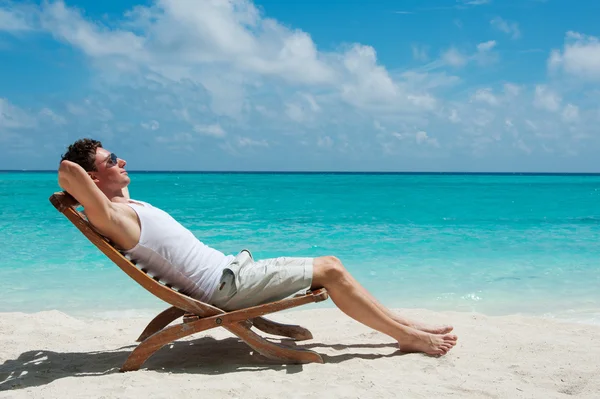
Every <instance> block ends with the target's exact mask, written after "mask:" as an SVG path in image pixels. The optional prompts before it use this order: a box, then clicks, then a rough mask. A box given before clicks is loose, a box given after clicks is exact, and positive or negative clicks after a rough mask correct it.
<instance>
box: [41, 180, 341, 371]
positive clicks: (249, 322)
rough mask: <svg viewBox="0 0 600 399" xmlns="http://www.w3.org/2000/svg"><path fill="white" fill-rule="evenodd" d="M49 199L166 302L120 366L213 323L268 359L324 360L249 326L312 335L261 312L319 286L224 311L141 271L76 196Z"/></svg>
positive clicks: (136, 363) (288, 304) (317, 297)
mask: <svg viewBox="0 0 600 399" xmlns="http://www.w3.org/2000/svg"><path fill="white" fill-rule="evenodd" d="M50 202H51V203H52V205H54V207H55V208H56V209H57V210H58V211H59V212H61V213H62V214H63V215H65V216H66V217H67V218H68V219H69V220H70V221H71V222H72V223H73V224H74V225H75V226H76V227H77V228H78V229H79V230H80V231H81V232H82V233H83V234H84V235H85V236H86V237H87V238H88V239H89V240H90V241H91V242H92V243H93V244H94V245H95V246H96V247H98V249H100V251H102V253H104V255H106V256H107V257H108V258H109V259H110V260H111V261H113V262H114V263H115V264H116V265H117V266H119V268H121V270H123V271H124V272H125V273H126V274H127V275H128V276H129V277H131V278H132V279H133V280H135V281H136V282H137V283H138V284H140V285H141V286H142V287H144V288H145V289H146V290H148V291H149V292H150V293H151V294H153V295H155V296H156V297H158V298H160V299H162V300H163V301H165V302H167V303H168V304H170V305H171V307H169V308H168V309H166V310H164V311H163V312H161V313H160V314H158V315H157V316H156V317H155V318H154V319H153V320H152V321H151V322H150V323H149V324H148V326H147V327H146V328H145V329H144V331H143V332H142V334H141V335H140V336H139V338H138V339H137V342H140V344H139V345H138V346H137V347H136V348H135V349H134V350H133V352H132V353H131V354H130V355H129V357H128V358H127V360H126V361H125V363H124V364H123V366H122V367H121V369H120V371H133V370H138V369H139V368H140V367H141V366H142V365H143V364H144V362H145V361H146V360H147V359H148V358H149V357H150V356H152V355H153V354H154V353H155V352H157V351H158V350H159V349H160V348H162V347H163V346H165V345H166V344H168V343H170V342H173V341H175V340H177V339H180V338H183V337H186V336H189V335H192V334H195V333H198V332H201V331H206V330H209V329H211V328H215V327H223V328H225V329H226V330H228V331H230V332H231V333H233V334H235V335H236V336H238V337H239V338H240V339H241V340H242V341H244V342H245V343H246V344H248V346H250V347H251V348H252V349H254V350H255V351H257V352H258V353H260V354H261V355H263V356H265V357H267V358H269V359H273V360H278V361H282V362H286V363H312V362H316V363H323V359H322V358H321V356H320V355H319V354H318V353H316V352H314V351H311V350H306V349H292V348H289V347H285V346H282V345H278V344H275V343H273V342H270V341H268V340H266V339H265V338H263V337H262V336H260V335H258V334H257V333H255V332H254V331H252V330H251V327H255V328H257V329H259V330H261V331H263V332H266V333H268V334H273V335H278V336H283V337H289V338H293V339H295V340H297V341H301V340H307V339H311V338H312V334H311V333H310V331H308V330H307V329H305V328H303V327H300V326H296V325H285V324H279V323H276V322H273V321H271V320H268V319H265V318H264V317H261V316H264V315H266V314H269V313H274V312H278V311H281V310H284V309H289V308H293V307H296V306H301V305H305V304H308V303H314V302H321V301H324V300H326V299H327V298H328V297H329V295H328V294H327V291H326V290H325V289H324V288H322V289H319V290H316V291H308V292H306V294H304V295H299V296H296V297H293V298H288V299H284V300H281V301H276V302H271V303H266V304H263V305H259V306H254V307H250V308H245V309H240V310H235V311H231V312H226V311H223V310H221V309H219V308H217V307H215V306H212V305H209V304H207V303H203V302H200V301H198V300H196V299H194V298H192V297H189V296H187V295H184V294H182V293H180V292H178V291H176V290H175V289H173V288H171V287H170V286H168V285H165V284H162V283H161V282H160V278H158V277H156V276H155V277H152V276H150V275H148V274H147V273H146V271H144V270H142V269H140V268H138V267H137V266H135V265H134V264H133V263H132V262H131V261H130V260H129V259H127V258H126V257H125V256H123V255H122V254H121V253H120V252H119V251H118V250H117V249H115V248H114V247H113V246H112V245H111V244H110V242H109V241H108V240H107V239H106V238H105V237H103V236H102V235H100V234H99V233H98V232H97V231H96V230H95V229H94V228H93V227H92V226H91V225H90V224H89V223H88V221H87V220H86V219H85V217H84V216H83V214H82V213H81V212H79V211H78V210H77V206H78V205H79V204H78V203H77V201H76V200H75V198H73V197H72V196H71V195H69V194H68V193H66V192H57V193H54V194H53V195H52V196H50ZM180 317H182V319H183V320H182V322H181V323H179V324H174V325H169V324H171V323H172V322H173V321H175V320H177V319H178V318H180Z"/></svg>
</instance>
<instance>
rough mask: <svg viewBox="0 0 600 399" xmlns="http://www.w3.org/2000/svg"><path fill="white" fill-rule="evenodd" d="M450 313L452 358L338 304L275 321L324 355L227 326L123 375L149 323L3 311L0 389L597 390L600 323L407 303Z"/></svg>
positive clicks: (188, 393) (116, 393)
mask: <svg viewBox="0 0 600 399" xmlns="http://www.w3.org/2000/svg"><path fill="white" fill-rule="evenodd" d="M402 312H403V314H405V315H408V316H412V317H415V318H419V319H423V320H424V321H429V322H437V323H452V324H453V325H454V326H455V332H456V334H457V335H458V336H459V343H458V345H457V346H456V347H455V348H454V349H453V350H452V351H451V352H450V353H449V354H447V355H446V356H443V357H439V358H436V357H429V356H425V355H422V354H402V353H400V352H399V351H398V350H397V346H396V344H395V343H394V341H393V340H391V339H390V338H388V337H387V336H385V335H383V334H380V333H377V332H373V331H371V330H369V329H368V328H366V327H364V326H362V325H360V324H358V323H356V322H354V321H353V320H351V319H349V318H348V317H346V316H345V315H343V314H342V313H341V312H339V311H338V310H336V309H316V310H298V311H291V312H285V313H277V314H274V315H271V317H270V318H271V319H273V320H276V321H280V322H288V323H292V324H300V325H303V326H304V327H307V328H309V329H310V330H311V331H312V332H313V335H314V338H313V339H312V340H310V341H304V342H298V343H297V345H298V346H299V347H303V348H310V349H312V350H315V351H317V352H319V353H321V354H322V355H323V358H324V360H325V363H324V364H305V365H281V364H276V363H274V362H272V361H269V360H266V359H265V358H263V357H261V356H260V355H255V354H253V353H252V351H251V350H250V348H249V347H247V346H246V345H245V344H243V343H242V342H240V341H239V340H238V339H237V338H236V337H234V336H233V335H231V334H229V333H228V332H227V331H225V330H224V329H222V328H220V329H213V330H209V331H207V332H204V333H199V334H197V335H195V336H192V337H190V338H188V339H185V340H181V341H177V342H175V343H174V344H173V345H172V346H171V347H169V346H166V347H164V348H163V349H161V350H160V351H159V352H158V353H157V354H155V355H154V356H153V357H151V358H150V359H149V360H148V361H147V362H146V363H145V364H144V366H143V368H142V369H141V370H139V371H135V372H128V373H120V372H118V369H119V367H120V366H121V364H122V363H123V362H124V360H125V359H126V357H127V356H128V354H129V353H130V352H131V350H132V349H133V348H134V345H135V342H134V340H135V339H136V338H137V336H138V335H139V333H140V332H141V331H142V330H143V328H144V327H145V326H146V324H147V322H148V321H149V320H148V319H147V318H135V319H108V320H102V319H89V320H88V319H77V318H73V317H70V316H67V315H65V314H63V313H60V312H58V311H50V312H41V313H36V314H23V313H4V314H0V364H2V365H1V366H0V382H1V383H0V397H3V398H4V397H6V398H25V397H27V398H66V397H69V398H73V397H82V398H83V397H85V398H113V397H120V398H140V397H142V398H167V397H186V398H187V397H198V398H207V397H209V398H230V397H232V398H241V397H243V398H305V397H313V398H314V397H316V396H322V397H325V398H395V397H402V398H445V397H453V398H456V397H459V398H562V397H564V398H566V397H573V396H574V397H581V398H598V397H600V339H598V337H599V336H600V327H599V326H592V325H583V324H569V323H563V322H558V321H553V320H546V319H539V318H533V317H522V316H505V317H488V316H484V315H480V314H472V313H455V312H442V313H437V312H432V311H426V310H413V309H411V310H405V311H402Z"/></svg>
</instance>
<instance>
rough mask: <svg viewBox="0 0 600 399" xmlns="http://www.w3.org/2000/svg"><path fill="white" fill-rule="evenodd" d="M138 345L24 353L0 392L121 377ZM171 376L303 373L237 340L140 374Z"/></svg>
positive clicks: (185, 350) (155, 363)
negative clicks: (73, 379)
mask: <svg viewBox="0 0 600 399" xmlns="http://www.w3.org/2000/svg"><path fill="white" fill-rule="evenodd" d="M279 342H281V343H282V344H285V345H288V346H296V342H295V341H293V340H281V341H279ZM135 346H136V345H129V346H125V347H121V348H118V349H115V350H112V351H111V350H108V351H96V352H62V353H61V352H53V351H47V350H31V351H28V352H24V353H22V354H21V355H20V356H19V357H18V358H17V359H14V360H7V361H5V362H4V364H2V365H0V391H7V390H17V389H23V388H28V387H32V386H41V385H45V384H49V383H51V382H52V381H55V380H58V379H61V378H65V377H89V376H94V375H106V374H114V373H118V372H119V368H120V367H121V365H122V364H123V363H124V362H125V359H127V357H128V356H129V354H130V353H131V351H132V350H133V349H134V348H135ZM298 347H299V348H303V349H313V348H331V349H334V350H340V351H342V350H347V349H352V348H366V349H369V348H397V344H393V343H389V344H354V345H342V344H338V345H326V344H319V343H314V344H306V345H301V346H298ZM402 354H403V353H402V352H400V351H399V350H398V351H395V352H393V353H391V354H385V355H383V354H364V353H344V354H339V355H333V356H331V355H326V354H321V356H322V357H323V360H324V362H325V363H340V362H344V361H347V360H351V359H367V360H375V359H379V358H384V357H392V356H399V355H402ZM144 369H146V370H152V371H157V372H168V373H189V374H205V375H217V374H226V373H232V372H244V371H258V370H265V369H271V370H285V372H286V373H288V374H293V373H298V372H301V371H302V369H303V365H301V364H281V363H280V362H276V361H271V360H269V359H266V358H265V357H263V356H261V355H260V354H256V353H254V352H253V350H252V349H251V348H249V347H248V345H246V344H245V343H244V342H243V341H241V340H239V339H237V338H226V339H222V340H216V339H214V338H213V337H202V338H199V339H196V340H190V341H176V342H173V343H171V344H168V345H166V346H165V347H163V348H162V349H160V350H159V351H158V352H156V353H155V354H154V355H153V356H152V357H151V358H150V359H148V361H146V363H144V365H143V366H142V370H144Z"/></svg>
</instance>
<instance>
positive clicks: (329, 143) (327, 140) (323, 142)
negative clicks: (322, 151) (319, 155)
mask: <svg viewBox="0 0 600 399" xmlns="http://www.w3.org/2000/svg"><path fill="white" fill-rule="evenodd" d="M317 147H319V148H331V147H333V140H332V139H331V137H329V136H323V137H319V138H318V140H317Z"/></svg>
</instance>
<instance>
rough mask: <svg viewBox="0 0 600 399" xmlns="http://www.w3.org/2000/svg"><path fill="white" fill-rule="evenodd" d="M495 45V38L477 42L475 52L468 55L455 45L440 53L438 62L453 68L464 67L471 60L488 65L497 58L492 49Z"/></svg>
mask: <svg viewBox="0 0 600 399" xmlns="http://www.w3.org/2000/svg"><path fill="white" fill-rule="evenodd" d="M496 45H497V43H496V41H495V40H489V41H486V42H481V43H479V44H477V46H476V50H475V52H474V53H472V54H470V55H469V54H465V53H463V52H461V51H459V50H458V49H457V48H455V47H450V48H449V49H448V50H446V51H444V52H443V53H442V55H441V57H440V63H441V65H448V66H451V67H454V68H460V67H464V66H465V65H467V64H468V63H469V62H472V61H474V62H477V63H478V64H480V65H488V64H491V63H494V62H496V60H497V59H498V56H497V54H496V52H494V51H492V50H493V49H494V48H495V47H496ZM434 65H435V64H434ZM436 66H437V65H436Z"/></svg>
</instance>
